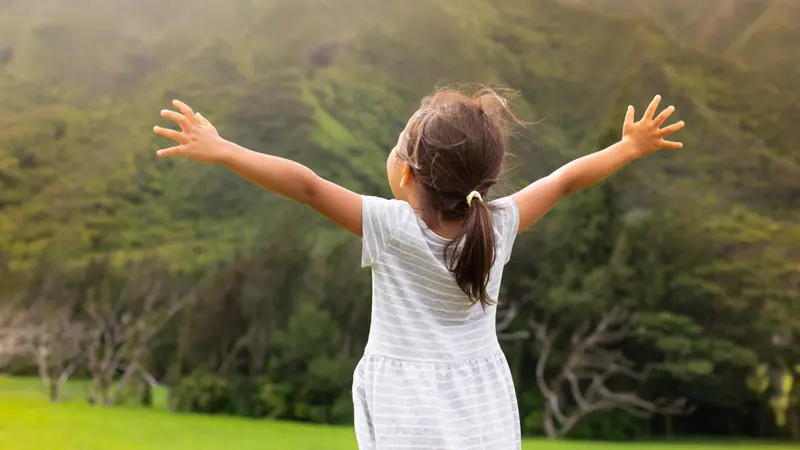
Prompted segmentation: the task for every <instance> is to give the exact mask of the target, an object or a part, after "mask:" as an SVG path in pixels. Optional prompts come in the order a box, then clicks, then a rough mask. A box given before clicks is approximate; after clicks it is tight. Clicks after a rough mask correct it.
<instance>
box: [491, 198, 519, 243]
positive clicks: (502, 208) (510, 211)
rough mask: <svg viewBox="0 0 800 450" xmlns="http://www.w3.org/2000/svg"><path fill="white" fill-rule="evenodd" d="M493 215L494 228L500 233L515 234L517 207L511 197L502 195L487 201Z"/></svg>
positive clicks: (517, 219)
mask: <svg viewBox="0 0 800 450" xmlns="http://www.w3.org/2000/svg"><path fill="white" fill-rule="evenodd" d="M489 206H490V207H491V209H492V214H493V215H494V221H495V228H497V229H498V231H500V232H501V233H502V234H507V233H510V234H513V235H516V234H517V230H518V228H519V208H518V207H517V202H515V201H514V199H513V198H511V197H503V198H499V199H497V200H494V201H492V202H490V203H489Z"/></svg>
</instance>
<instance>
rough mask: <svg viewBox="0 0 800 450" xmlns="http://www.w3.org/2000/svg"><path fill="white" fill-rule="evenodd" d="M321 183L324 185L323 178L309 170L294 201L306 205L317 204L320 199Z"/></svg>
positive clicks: (301, 180) (301, 181)
mask: <svg viewBox="0 0 800 450" xmlns="http://www.w3.org/2000/svg"><path fill="white" fill-rule="evenodd" d="M321 183H323V180H322V178H320V177H319V176H318V175H317V174H316V173H314V171H312V170H311V169H309V170H308V172H306V173H305V174H304V176H303V177H301V179H300V184H299V186H298V188H297V191H296V194H295V195H294V200H295V201H296V202H298V203H302V204H304V205H313V204H315V203H316V200H317V198H318V197H319V193H320V184H321Z"/></svg>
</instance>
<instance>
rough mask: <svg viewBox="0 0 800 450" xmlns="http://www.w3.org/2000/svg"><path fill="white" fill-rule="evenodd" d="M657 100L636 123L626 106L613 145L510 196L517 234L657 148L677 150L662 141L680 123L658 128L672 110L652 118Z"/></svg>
mask: <svg viewBox="0 0 800 450" xmlns="http://www.w3.org/2000/svg"><path fill="white" fill-rule="evenodd" d="M660 101H661V97H660V96H656V97H655V98H654V99H653V101H652V102H651V103H650V106H648V107H647V110H646V111H645V113H644V117H642V119H641V120H640V121H638V122H634V109H633V106H629V107H628V112H627V114H626V115H625V123H624V124H623V126H622V139H621V140H620V141H619V142H617V143H616V144H614V145H612V146H610V147H608V148H606V149H604V150H601V151H599V152H596V153H592V154H591V155H587V156H584V157H582V158H578V159H576V160H574V161H572V162H570V163H569V164H566V165H564V166H563V167H561V168H560V169H558V170H556V171H555V172H553V173H552V174H550V175H548V176H546V177H544V178H542V179H540V180H538V181H536V182H534V183H532V184H530V185H529V186H528V187H526V188H524V189H522V190H521V191H519V192H517V193H516V194H514V195H512V198H513V200H514V202H515V203H516V204H517V208H518V209H519V228H518V233H521V232H523V231H525V229H527V228H528V227H530V226H532V225H533V224H534V223H536V222H537V221H538V220H539V219H540V218H542V216H544V215H545V214H547V212H548V211H550V210H551V209H552V208H553V207H554V206H555V205H556V204H557V203H558V202H559V201H561V199H563V198H564V197H566V196H568V195H570V194H572V193H574V192H577V191H580V190H582V189H584V188H587V187H589V186H591V185H593V184H595V183H597V182H599V181H601V180H603V179H605V178H607V177H609V176H610V175H612V174H614V173H615V172H617V171H618V170H620V169H622V168H623V167H625V166H626V165H627V164H628V163H630V162H632V161H634V160H636V159H639V158H641V157H643V156H647V155H649V154H651V153H653V152H655V151H657V150H660V149H665V148H681V147H682V146H683V145H682V144H681V143H680V142H672V141H666V140H664V138H665V137H667V136H669V135H670V134H672V133H674V132H676V131H678V130H680V129H681V128H683V125H684V124H683V122H682V121H681V122H677V123H674V124H672V125H668V126H666V127H663V128H662V127H661V126H662V125H663V124H664V122H665V121H666V120H667V118H668V117H669V116H670V115H671V114H672V113H673V111H675V108H674V107H672V106H670V107H668V108H666V109H665V110H664V111H662V112H661V113H660V114H659V115H658V116H655V112H656V109H657V108H658V104H659V102H660Z"/></svg>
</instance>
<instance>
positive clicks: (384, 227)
mask: <svg viewBox="0 0 800 450" xmlns="http://www.w3.org/2000/svg"><path fill="white" fill-rule="evenodd" d="M409 211H410V207H409V206H408V204H407V203H405V202H402V201H400V200H387V199H384V198H379V197H371V196H368V195H362V196H361V227H362V235H363V236H362V239H361V242H362V245H363V248H362V250H361V267H369V266H372V265H373V264H375V263H376V262H377V261H378V258H380V255H381V254H382V253H383V251H384V250H385V249H386V247H388V246H389V242H390V241H391V239H392V235H393V234H394V232H395V230H397V227H398V226H399V225H400V223H401V222H402V221H403V220H404V219H405V217H406V215H407V214H408V212H409Z"/></svg>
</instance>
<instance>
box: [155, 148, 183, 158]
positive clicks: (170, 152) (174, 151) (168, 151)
mask: <svg viewBox="0 0 800 450" xmlns="http://www.w3.org/2000/svg"><path fill="white" fill-rule="evenodd" d="M184 153H186V148H185V147H184V146H182V145H178V146H176V147H170V148H165V149H162V150H159V151H158V152H156V155H158V156H178V155H183V154H184Z"/></svg>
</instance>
